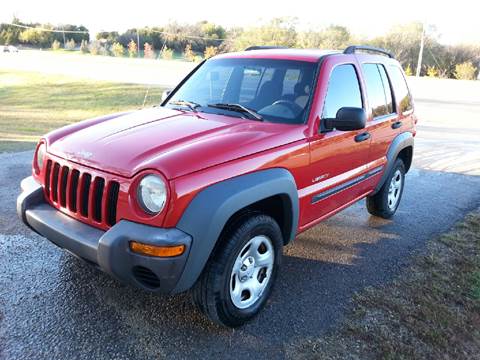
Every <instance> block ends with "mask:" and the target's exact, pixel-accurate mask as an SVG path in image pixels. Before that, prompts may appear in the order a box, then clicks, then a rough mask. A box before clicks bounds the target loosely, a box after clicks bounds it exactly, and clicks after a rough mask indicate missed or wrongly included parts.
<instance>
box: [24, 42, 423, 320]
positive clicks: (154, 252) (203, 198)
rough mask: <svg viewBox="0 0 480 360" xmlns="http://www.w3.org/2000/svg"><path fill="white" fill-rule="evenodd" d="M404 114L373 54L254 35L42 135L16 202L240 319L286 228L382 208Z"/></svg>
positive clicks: (289, 233) (63, 232)
mask: <svg viewBox="0 0 480 360" xmlns="http://www.w3.org/2000/svg"><path fill="white" fill-rule="evenodd" d="M415 123H416V118H415V115H414V113H413V102H412V98H411V96H410V93H409V90H408V86H407V83H406V81H405V77H404V74H403V72H402V69H401V67H400V65H399V63H398V62H397V61H396V60H394V59H393V56H392V55H391V54H389V53H388V52H386V51H384V50H381V49H375V48H370V47H364V46H350V47H348V48H347V49H345V51H343V52H341V51H323V50H298V49H280V48H274V49H273V48H268V47H263V48H262V47H255V48H253V49H247V51H244V52H239V53H232V54H223V55H219V56H216V57H214V58H212V59H209V60H207V61H204V62H203V63H201V64H200V65H198V66H197V67H196V68H195V69H194V70H193V71H192V72H191V73H190V74H189V75H188V76H187V77H186V78H185V79H184V80H183V81H182V82H181V83H180V84H179V85H178V86H177V87H176V88H175V89H173V91H171V92H168V93H167V94H166V95H165V98H164V100H163V102H162V104H161V105H160V106H156V107H153V108H150V109H145V110H139V111H132V112H124V113H118V114H113V115H108V116H104V117H99V118H95V119H91V120H87V121H83V122H80V123H77V124H74V125H70V126H67V127H64V128H61V129H59V130H56V131H53V132H51V133H49V134H47V135H46V136H44V137H43V138H42V139H41V140H40V142H39V144H38V146H37V149H36V152H35V156H34V160H33V173H32V176H31V177H28V178H26V179H24V180H23V181H22V190H23V192H22V194H21V195H20V196H19V198H18V201H17V210H18V214H19V216H20V217H21V219H22V220H23V222H24V223H25V224H26V225H27V226H29V227H30V228H31V229H33V230H34V231H35V232H37V233H39V234H40V235H42V236H44V237H46V238H47V239H49V240H50V241H51V242H53V243H54V244H56V245H58V246H59V247H61V248H64V249H65V250H67V251H68V252H70V253H72V254H74V255H76V256H78V257H79V258H82V259H84V260H86V261H88V262H89V263H91V264H94V265H95V266H98V267H99V268H100V269H102V270H103V271H105V272H107V273H109V274H111V275H112V276H113V277H115V278H117V279H118V280H120V281H122V282H124V283H128V284H131V285H134V286H137V287H139V288H141V289H145V290H148V291H153V292H157V293H168V294H175V293H179V292H183V291H186V290H189V289H191V291H192V294H193V299H194V301H195V303H196V304H197V305H198V307H199V308H200V310H201V311H202V312H204V313H205V314H206V315H207V316H208V317H210V319H212V320H213V321H215V322H217V323H219V324H223V325H226V326H239V325H241V324H243V323H244V322H245V321H247V320H249V319H251V318H252V317H253V316H254V315H255V314H257V313H258V312H259V310H260V309H261V308H262V307H263V306H264V304H265V302H266V301H267V299H268V297H269V295H270V294H271V292H272V286H273V283H274V280H275V278H276V276H277V273H278V271H279V270H280V266H279V265H280V263H281V259H282V250H283V247H284V246H285V245H287V244H289V243H290V242H292V241H293V239H294V238H295V236H296V235H298V234H299V233H301V232H302V231H305V230H307V229H308V228H311V227H312V226H314V225H315V224H317V223H319V222H320V221H322V220H324V219H326V218H328V217H330V216H332V215H333V214H335V213H337V212H338V211H340V210H342V209H344V208H346V207H347V206H349V205H351V204H353V203H355V202H357V201H359V200H361V199H363V198H366V203H367V209H368V211H369V212H370V213H371V214H373V215H376V216H380V217H383V218H390V217H391V216H392V215H393V214H394V213H395V211H396V210H397V208H398V205H399V203H400V199H401V197H402V191H403V188H404V183H405V173H406V172H407V171H408V169H409V168H410V165H411V163H412V155H413V138H414V136H415Z"/></svg>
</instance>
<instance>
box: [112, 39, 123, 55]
mask: <svg viewBox="0 0 480 360" xmlns="http://www.w3.org/2000/svg"><path fill="white" fill-rule="evenodd" d="M111 50H112V54H113V56H115V57H122V56H123V55H125V48H124V47H123V45H122V44H120V43H118V42H114V43H113V45H112V48H111Z"/></svg>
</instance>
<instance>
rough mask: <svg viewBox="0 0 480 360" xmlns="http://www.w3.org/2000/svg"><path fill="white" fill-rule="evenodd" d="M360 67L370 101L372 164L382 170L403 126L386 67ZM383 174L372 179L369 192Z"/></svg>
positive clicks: (368, 127)
mask: <svg viewBox="0 0 480 360" xmlns="http://www.w3.org/2000/svg"><path fill="white" fill-rule="evenodd" d="M361 66H362V73H363V80H364V83H365V91H366V94H367V98H368V121H367V131H368V132H369V133H370V135H371V140H372V142H371V145H370V154H369V162H370V163H372V164H376V168H378V169H382V171H383V166H384V164H385V163H386V154H387V151H388V147H389V146H390V144H391V142H392V140H393V138H394V137H395V136H396V133H398V131H399V130H398V129H399V127H401V126H398V121H399V116H398V114H397V112H396V106H395V104H394V101H393V93H392V86H391V82H390V79H389V77H388V75H387V72H386V68H385V66H384V65H383V64H382V63H374V62H368V63H362V65H361ZM400 125H401V124H400ZM380 175H381V172H379V173H378V174H377V175H376V176H374V177H372V178H371V179H369V181H368V182H367V185H368V187H369V188H370V189H372V188H374V187H375V185H376V183H377V181H378V177H379V176H380Z"/></svg>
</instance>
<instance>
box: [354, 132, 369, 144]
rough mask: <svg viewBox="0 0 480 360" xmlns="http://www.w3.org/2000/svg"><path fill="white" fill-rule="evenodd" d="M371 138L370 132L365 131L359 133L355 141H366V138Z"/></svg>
mask: <svg viewBox="0 0 480 360" xmlns="http://www.w3.org/2000/svg"><path fill="white" fill-rule="evenodd" d="M368 139H370V133H368V132H364V133H361V134H358V135H357V136H355V141H356V142H361V141H365V140H368Z"/></svg>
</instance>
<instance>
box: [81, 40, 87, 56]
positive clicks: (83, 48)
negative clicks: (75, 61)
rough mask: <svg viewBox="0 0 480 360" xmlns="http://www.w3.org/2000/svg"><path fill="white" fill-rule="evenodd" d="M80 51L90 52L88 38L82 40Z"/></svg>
mask: <svg viewBox="0 0 480 360" xmlns="http://www.w3.org/2000/svg"><path fill="white" fill-rule="evenodd" d="M80 51H81V52H82V53H84V54H88V52H89V50H88V42H87V40H82V42H81V43H80Z"/></svg>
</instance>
